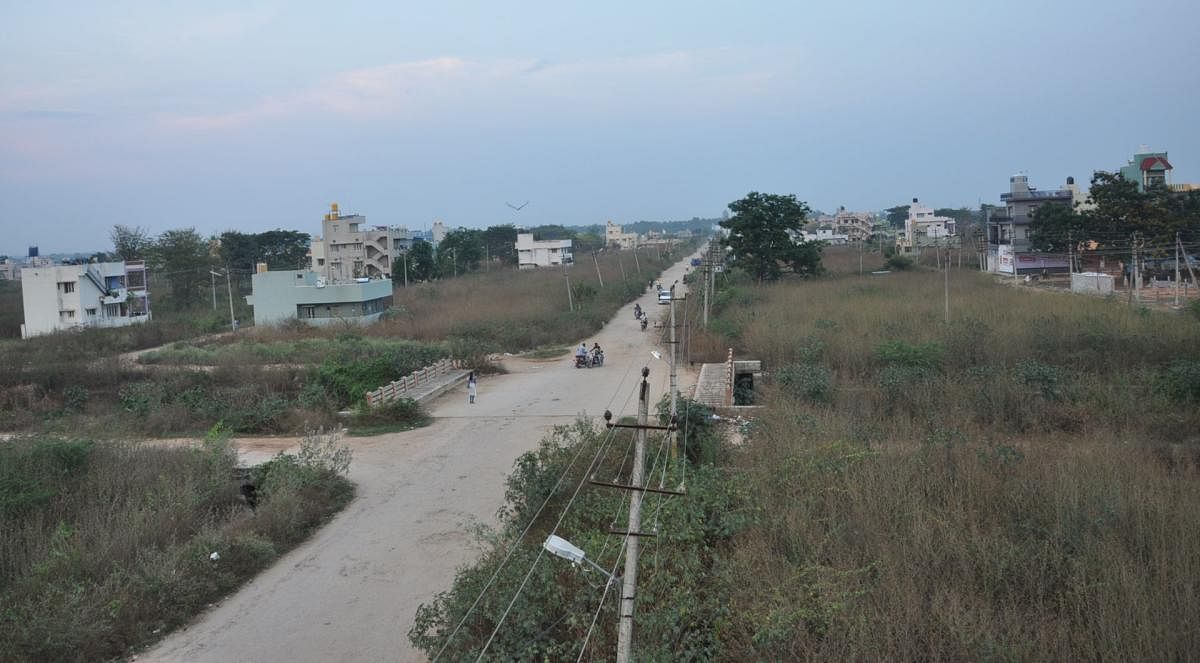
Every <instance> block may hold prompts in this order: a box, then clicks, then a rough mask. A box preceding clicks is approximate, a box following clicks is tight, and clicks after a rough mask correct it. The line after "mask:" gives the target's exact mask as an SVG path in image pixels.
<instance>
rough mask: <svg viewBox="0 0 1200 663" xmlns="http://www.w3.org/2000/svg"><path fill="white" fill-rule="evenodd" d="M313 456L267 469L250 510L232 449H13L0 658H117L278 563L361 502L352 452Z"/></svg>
mask: <svg viewBox="0 0 1200 663" xmlns="http://www.w3.org/2000/svg"><path fill="white" fill-rule="evenodd" d="M304 448H305V449H306V450H307V451H308V452H309V453H307V455H306V454H301V456H300V458H298V459H297V458H294V457H281V458H277V459H276V460H274V461H272V462H271V463H270V464H269V465H268V466H265V467H262V468H260V469H259V470H257V472H256V474H255V479H254V480H255V481H256V483H257V485H258V487H259V491H260V494H261V497H260V502H259V505H258V509H257V510H256V511H253V512H252V511H251V510H250V509H248V508H247V506H246V505H244V504H243V503H242V502H240V501H239V499H238V498H239V483H240V482H239V480H238V479H237V478H236V475H235V472H234V465H235V462H236V456H235V454H234V453H233V451H232V450H231V448H230V447H228V446H227V445H226V444H225V443H224V441H223V440H222V439H220V438H213V439H210V440H209V441H208V442H207V443H206V444H205V445H204V446H203V447H200V448H195V449H182V448H170V449H168V448H155V447H147V446H135V445H131V444H124V443H106V442H96V443H92V442H87V441H79V440H61V439H51V438H26V439H17V440H8V441H6V442H4V443H3V444H2V445H0V605H2V606H4V607H3V610H0V660H5V661H95V660H111V659H113V658H114V657H117V656H120V655H122V654H124V653H126V652H128V651H129V650H130V649H131V648H133V647H136V646H138V645H140V644H143V643H146V642H149V641H152V640H154V639H157V638H158V637H160V636H161V635H162V634H164V633H166V632H167V631H169V630H170V629H171V628H173V627H175V626H177V625H179V624H181V623H183V622H185V621H186V620H187V619H189V618H191V617H192V616H193V615H195V614H196V613H197V612H199V611H201V610H203V609H204V607H205V606H206V605H207V604H209V603H211V602H213V601H215V600H217V599H218V598H220V597H221V596H222V595H224V594H225V593H227V592H229V591H231V590H232V589H234V588H236V587H237V586H238V585H240V584H241V583H242V582H244V581H245V580H246V579H248V578H249V577H251V576H252V575H253V574H254V573H256V572H258V571H259V570H261V569H263V568H265V567H266V566H268V565H270V564H271V563H272V562H273V561H274V560H275V559H277V558H278V556H279V555H280V554H282V553H283V552H284V551H286V550H287V549H289V548H291V547H292V546H293V545H295V544H296V543H298V542H299V541H300V540H302V539H303V538H305V537H306V536H307V535H308V533H309V532H310V531H311V530H312V529H313V528H314V527H316V526H318V525H319V524H320V523H321V522H322V521H323V520H324V519H325V518H327V517H328V516H329V515H331V514H332V513H335V512H336V511H338V510H339V509H340V508H341V507H342V506H343V505H345V504H346V503H347V502H348V501H349V499H350V498H351V497H352V495H353V487H352V486H351V485H350V483H349V482H348V481H346V480H345V479H344V478H343V477H342V476H341V474H343V473H344V472H345V470H346V465H347V464H348V462H349V456H348V452H347V451H342V450H341V449H339V448H338V447H337V445H336V441H334V440H331V439H330V438H328V437H327V436H320V437H310V438H309V439H307V440H306V441H305V443H304ZM214 552H215V553H217V556H218V558H217V559H212V557H211V555H212V553H214Z"/></svg>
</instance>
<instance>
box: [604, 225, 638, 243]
mask: <svg viewBox="0 0 1200 663" xmlns="http://www.w3.org/2000/svg"><path fill="white" fill-rule="evenodd" d="M604 245H605V246H610V247H614V248H618V249H636V248H637V245H638V236H637V233H627V232H624V228H622V227H621V225H620V224H617V223H613V222H612V221H609V222H608V223H605V224H604Z"/></svg>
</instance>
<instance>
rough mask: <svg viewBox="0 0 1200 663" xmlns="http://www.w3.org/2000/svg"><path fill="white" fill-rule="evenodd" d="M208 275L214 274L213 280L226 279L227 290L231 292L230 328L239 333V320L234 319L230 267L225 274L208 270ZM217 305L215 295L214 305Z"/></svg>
mask: <svg viewBox="0 0 1200 663" xmlns="http://www.w3.org/2000/svg"><path fill="white" fill-rule="evenodd" d="M208 273H209V274H212V276H213V278H216V277H218V276H224V277H225V289H226V290H227V291H228V292H229V328H230V329H231V330H232V331H237V320H235V319H234V317H233V285H232V284H231V282H230V280H229V268H228V267H226V268H225V273H224V274H220V273H217V272H214V271H213V270H211V269H210V270H208ZM216 303H217V300H216V297H215V295H214V297H213V304H214V305H215V304H216Z"/></svg>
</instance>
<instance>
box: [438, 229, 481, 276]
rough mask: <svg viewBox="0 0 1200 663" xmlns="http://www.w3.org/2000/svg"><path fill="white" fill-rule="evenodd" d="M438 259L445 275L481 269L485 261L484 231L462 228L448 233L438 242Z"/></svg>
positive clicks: (440, 268)
mask: <svg viewBox="0 0 1200 663" xmlns="http://www.w3.org/2000/svg"><path fill="white" fill-rule="evenodd" d="M437 261H438V271H440V272H441V275H442V276H443V277H445V276H446V275H448V274H455V273H458V274H462V273H464V272H469V271H472V270H476V269H479V263H480V262H482V261H483V232H482V231H480V230H471V229H468V228H460V229H458V230H453V231H451V232H449V233H447V234H446V236H445V237H444V238H442V241H440V242H438V247H437Z"/></svg>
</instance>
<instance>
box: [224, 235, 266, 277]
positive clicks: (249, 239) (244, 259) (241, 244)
mask: <svg viewBox="0 0 1200 663" xmlns="http://www.w3.org/2000/svg"><path fill="white" fill-rule="evenodd" d="M218 241H219V242H220V243H221V248H220V250H219V254H220V256H221V262H223V263H225V264H226V265H229V266H230V267H233V268H235V269H245V270H249V271H253V270H254V263H255V262H257V261H258V237H257V236H256V235H253V234H250V233H243V232H238V231H236V230H227V231H225V232H223V233H221V237H220V238H219V239H218Z"/></svg>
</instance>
